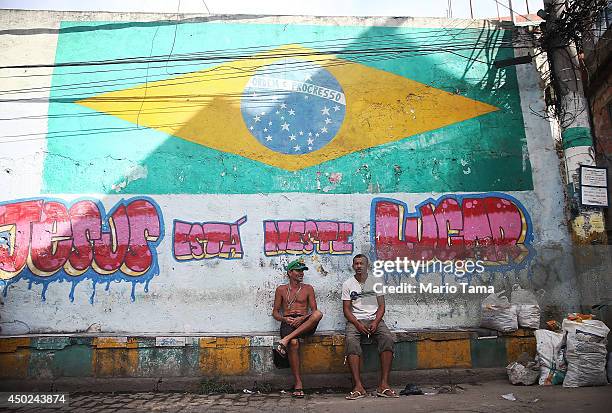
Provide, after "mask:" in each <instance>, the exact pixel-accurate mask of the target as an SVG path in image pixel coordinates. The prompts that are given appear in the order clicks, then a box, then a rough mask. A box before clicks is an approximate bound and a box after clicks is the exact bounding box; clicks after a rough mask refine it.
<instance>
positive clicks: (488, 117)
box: [43, 22, 532, 194]
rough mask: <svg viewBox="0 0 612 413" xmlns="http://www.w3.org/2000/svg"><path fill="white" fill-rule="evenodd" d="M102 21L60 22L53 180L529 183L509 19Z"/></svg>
mask: <svg viewBox="0 0 612 413" xmlns="http://www.w3.org/2000/svg"><path fill="white" fill-rule="evenodd" d="M77 25H78V28H79V30H70V28H71V27H76V26H77ZM115 25H118V24H115ZM107 26H109V24H108V23H103V22H100V23H97V22H96V23H83V22H79V23H74V24H73V23H63V25H62V29H63V30H62V31H61V33H60V35H59V37H58V41H57V53H56V64H57V67H56V68H55V69H54V75H53V79H52V91H51V102H52V103H51V104H50V107H49V129H48V130H49V132H48V153H49V155H48V156H47V158H46V160H45V168H44V179H43V188H44V191H45V192H47V193H117V192H121V193H128V194H129V193H134V194H201V193H230V194H232V193H238V194H248V193H275V192H276V193H278V192H313V193H316V192H325V193H372V192H413V193H416V192H439V193H443V192H449V191H462V192H467V191H473V192H482V191H517V190H529V189H532V181H531V169H530V164H529V159H528V154H527V151H526V144H525V132H524V126H523V119H522V115H521V108H520V98H519V93H518V85H517V80H516V74H515V71H514V68H512V67H510V68H503V69H497V68H495V66H493V61H495V60H500V59H504V58H508V57H512V56H513V51H512V49H511V48H506V47H504V45H506V44H507V43H508V42H509V41H510V34H509V33H507V32H505V31H503V30H499V29H490V30H489V29H482V28H479V29H475V28H468V29H466V28H463V29H461V30H459V29H456V30H453V29H430V28H403V27H357V26H352V27H342V26H326V25H320V26H314V25H297V24H295V25H262V24H236V23H229V22H226V23H224V24H221V23H181V24H160V23H159V22H158V23H142V24H138V25H128V24H125V25H123V26H122V27H113V29H112V30H101V28H104V27H107ZM87 27H91V28H92V30H86V28H87ZM69 62H83V65H82V66H81V67H75V66H73V65H64V64H65V63H69ZM87 62H91V64H88V63H87ZM125 154H130V155H129V157H126V155H125ZM67 159H70V160H71V161H67Z"/></svg>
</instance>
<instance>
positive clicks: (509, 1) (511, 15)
mask: <svg viewBox="0 0 612 413" xmlns="http://www.w3.org/2000/svg"><path fill="white" fill-rule="evenodd" d="M508 8H509V9H510V20H512V24H514V23H515V21H514V9H513V8H512V0H508Z"/></svg>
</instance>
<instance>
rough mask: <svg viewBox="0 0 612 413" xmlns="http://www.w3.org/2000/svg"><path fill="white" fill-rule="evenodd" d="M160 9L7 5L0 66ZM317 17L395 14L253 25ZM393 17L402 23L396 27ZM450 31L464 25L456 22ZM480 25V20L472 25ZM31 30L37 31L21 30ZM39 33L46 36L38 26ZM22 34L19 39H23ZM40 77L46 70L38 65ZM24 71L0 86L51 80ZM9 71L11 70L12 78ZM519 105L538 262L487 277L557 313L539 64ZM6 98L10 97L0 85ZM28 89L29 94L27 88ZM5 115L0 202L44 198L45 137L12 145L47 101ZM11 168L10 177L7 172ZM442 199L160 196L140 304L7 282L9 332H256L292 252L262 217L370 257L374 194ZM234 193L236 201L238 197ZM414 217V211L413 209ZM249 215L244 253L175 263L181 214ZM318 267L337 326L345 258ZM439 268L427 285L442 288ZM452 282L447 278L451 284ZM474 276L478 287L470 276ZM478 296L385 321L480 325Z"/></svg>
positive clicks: (397, 299)
mask: <svg viewBox="0 0 612 413" xmlns="http://www.w3.org/2000/svg"><path fill="white" fill-rule="evenodd" d="M162 17H164V18H167V17H168V16H162V15H146V14H142V15H140V14H139V15H134V14H118V15H114V14H113V15H111V14H108V13H79V14H77V13H65V14H62V13H46V12H14V11H9V12H6V11H3V12H2V14H0V27H2V29H0V30H5V31H7V30H8V31H10V30H16V32H15V34H6V33H5V34H3V35H2V36H0V53H1V55H0V61H2V64H3V65H10V64H24V63H28V62H30V63H31V62H48V63H52V62H53V60H54V47H55V43H56V40H57V36H56V30H55V29H57V27H58V23H59V21H60V20H72V21H79V20H83V21H89V20H98V21H100V20H121V21H132V20H136V19H138V20H153V19H159V18H162ZM262 20H263V21H269V22H279V23H294V22H302V23H303V22H310V23H312V22H315V23H316V24H332V25H334V24H355V25H379V24H380V25H385V24H393V21H390V20H388V19H381V18H376V19H361V18H359V19H349V18H329V19H324V18H322V19H316V20H313V19H312V18H306V17H295V18H281V17H264V18H262V19H258V22H262ZM396 24H397V22H396ZM402 24H406V25H414V26H418V27H445V25H448V24H449V23H448V21H445V20H426V19H404V22H403V23H402ZM452 24H453V25H455V27H456V26H457V25H459V24H468V23H465V22H463V23H461V22H460V21H453V22H452ZM470 24H477V23H470ZM26 29H33V30H35V31H36V33H38V34H31V33H32V32H30V34H28V35H24V34H23V33H24V32H23V30H26ZM39 32H40V33H39ZM20 33H21V34H20ZM37 73H44V71H43V72H37ZM15 74H19V71H17V70H15V71H10V72H7V71H2V73H1V74H0V76H1V78H0V90H4V91H5V90H9V89H13V88H23V87H40V86H49V81H50V77H48V76H42V77H25V78H17V79H16V78H14V77H13V76H14V75H15ZM7 76H11V77H7ZM517 76H518V80H519V84H520V91H521V107H522V111H523V117H524V120H525V130H526V135H527V142H526V148H527V150H528V156H529V161H530V162H531V167H532V170H533V181H534V186H535V190H534V191H523V192H510V193H509V194H510V195H512V196H514V197H515V198H517V199H518V200H519V201H520V202H521V203H522V204H523V205H524V206H525V208H526V209H527V211H528V212H529V214H530V216H531V221H532V223H533V231H534V235H535V245H536V247H537V252H538V255H537V256H536V257H535V258H534V259H533V260H532V261H531V265H530V266H529V267H528V268H526V269H523V270H520V271H516V272H506V273H502V272H496V273H488V275H487V277H486V278H488V277H492V278H491V282H492V283H493V285H495V287H496V289H497V290H498V291H499V290H502V289H509V288H511V285H512V284H513V283H514V282H516V281H519V282H521V284H523V286H529V287H532V288H544V289H546V290H547V293H546V295H545V303H546V305H548V306H551V308H571V307H573V306H574V305H575V304H576V303H577V302H578V297H577V290H576V283H575V278H574V270H573V264H572V259H571V254H570V253H569V250H570V239H569V236H568V231H567V227H566V224H565V219H564V212H563V208H564V199H563V190H562V185H561V179H560V173H559V160H558V158H557V156H556V153H555V150H554V146H553V139H552V135H551V129H550V126H549V125H548V123H547V122H546V121H544V120H543V119H542V118H540V117H538V116H535V115H534V114H533V113H532V111H531V110H530V108H543V96H542V91H541V89H540V87H539V83H538V77H537V73H536V71H535V69H534V67H533V66H531V65H523V66H518V67H517ZM2 94H3V96H4V97H6V96H10V95H9V94H6V92H2ZM21 96H22V95H21ZM0 113H2V118H7V117H16V116H25V115H33V116H37V117H36V118H34V119H30V120H27V121H20V122H19V123H17V122H15V121H11V120H2V121H0V134H1V135H3V136H5V137H3V138H0V187H1V188H2V193H1V194H0V201H10V200H13V199H19V198H25V197H36V196H40V189H41V188H40V185H41V184H40V180H41V171H42V162H43V159H44V151H45V140H44V139H43V138H44V136H35V137H33V138H36V139H32V140H31V141H20V142H10V140H11V139H10V138H9V137H6V136H7V135H12V134H23V133H28V131H32V132H41V131H46V119H45V117H44V116H42V117H40V115H45V114H46V102H28V103H1V102H0ZM7 170H10V172H7ZM441 195H443V194H434V193H420V194H405V193H391V194H376V195H369V194H355V195H325V194H299V193H288V194H270V195H267V194H258V195H161V196H157V195H155V196H152V198H153V199H154V200H155V201H156V202H157V203H158V205H159V206H160V209H161V211H162V214H163V217H164V222H165V234H166V235H165V238H164V240H163V241H162V242H161V244H160V245H159V246H158V247H157V252H158V259H159V265H160V268H161V271H160V274H159V275H158V276H156V277H154V278H153V279H152V280H151V282H150V285H149V291H148V293H146V292H144V291H143V286H142V285H138V286H137V287H136V297H135V298H136V299H135V301H134V302H132V301H131V299H130V293H131V288H132V285H131V284H129V283H125V282H122V283H112V284H111V285H110V287H109V289H108V291H105V290H104V285H98V286H97V292H96V296H95V299H94V301H93V304H90V302H89V299H90V296H91V294H92V291H93V288H92V285H91V282H90V281H84V282H82V283H80V284H79V285H78V286H77V287H76V289H75V294H74V296H75V298H74V301H73V302H71V301H70V299H69V292H70V285H69V284H67V283H53V284H51V285H50V286H49V288H48V290H47V292H46V301H42V300H41V294H42V286H40V285H36V284H33V285H32V286H31V289H29V288H28V283H27V282H26V281H20V282H18V283H16V284H14V285H12V286H11V287H10V288H9V291H8V294H7V295H6V297H1V298H0V302H1V303H2V304H1V306H0V317H1V318H0V327H1V328H2V331H1V332H0V334H2V335H10V334H24V333H35V332H36V333H38V332H78V331H84V330H86V329H87V328H88V327H89V326H90V325H92V324H94V323H98V324H100V325H101V327H102V331H103V332H126V333H131V334H133V333H158V332H163V333H174V332H176V333H196V332H200V333H252V332H267V331H275V330H276V329H277V328H278V323H277V322H275V321H274V320H273V319H272V317H271V315H270V314H271V307H272V300H273V296H274V288H275V287H276V285H278V284H280V283H282V282H284V280H285V279H286V278H285V275H284V270H283V269H282V268H283V264H284V263H285V262H286V261H287V260H288V259H291V257H286V256H284V257H265V256H264V254H263V224H262V222H263V220H265V219H285V218H286V219H302V218H313V219H321V220H324V219H333V220H343V221H351V222H353V223H354V237H353V240H354V246H355V252H366V253H367V252H368V251H369V250H370V245H369V228H370V204H371V200H372V199H373V198H374V197H376V196H385V197H389V198H395V199H398V200H400V201H403V202H406V203H408V205H410V207H412V208H413V207H414V205H416V204H418V203H420V202H422V201H423V200H425V199H427V198H430V197H431V198H438V197H439V196H441ZM53 196H54V197H57V198H61V199H64V200H65V201H71V200H73V199H76V198H79V197H93V198H97V199H100V200H101V201H102V203H103V204H104V206H105V207H106V210H107V211H108V210H109V209H110V208H112V206H113V205H115V203H116V202H117V201H119V200H120V199H121V198H122V197H121V196H119V195H105V194H79V195H78V196H75V195H63V194H54V195H53ZM237 199H239V202H236V200H237ZM407 212H412V211H407ZM244 215H247V216H248V221H247V222H246V223H245V224H244V225H242V226H241V235H242V241H243V248H244V251H245V255H244V258H243V259H242V260H231V261H229V260H215V259H213V260H204V261H190V262H177V261H176V260H175V259H174V258H173V256H172V225H173V220H174V219H181V220H185V221H193V222H203V221H208V220H211V221H227V222H233V221H235V220H236V219H238V218H240V217H242V216H244ZM306 262H307V264H309V265H310V266H311V268H316V267H318V266H319V265H320V266H321V267H322V268H323V269H324V270H325V271H317V270H316V269H315V270H311V271H309V272H307V275H306V282H309V283H311V284H312V285H313V286H314V288H315V292H316V294H317V299H318V302H319V307H320V309H321V310H322V311H323V313H324V315H325V317H324V319H323V321H322V323H321V325H320V328H319V329H320V330H339V329H342V328H343V325H344V319H343V316H342V312H341V301H340V286H341V284H342V282H343V281H344V280H345V279H346V278H347V277H349V276H351V271H350V264H351V258H350V256H333V257H330V256H324V255H320V256H319V255H313V256H310V257H307V258H306ZM439 280H440V276H439V275H431V276H429V277H425V278H424V279H423V281H432V282H436V283H438V282H439ZM449 280H450V278H448V277H447V281H449ZM475 283H478V282H477V281H475ZM481 299H482V295H471V296H469V295H457V296H453V297H449V296H418V297H413V296H408V295H402V296H394V297H388V299H387V308H388V310H387V315H386V321H387V323H388V324H389V325H391V326H393V327H394V328H398V329H420V328H443V327H458V326H477V325H478V323H479V317H480V313H479V307H480V301H481Z"/></svg>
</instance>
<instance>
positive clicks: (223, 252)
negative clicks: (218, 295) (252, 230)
mask: <svg viewBox="0 0 612 413" xmlns="http://www.w3.org/2000/svg"><path fill="white" fill-rule="evenodd" d="M246 220H247V217H246V216H244V217H242V218H240V219H239V220H238V221H236V222H234V223H233V224H231V223H225V222H204V223H201V224H200V223H197V222H196V223H190V222H184V221H179V220H175V221H174V237H173V239H174V258H175V259H177V260H179V261H188V260H201V259H209V258H227V259H240V258H242V255H243V251H242V242H241V240H240V225H242V224H244V223H245V222H246Z"/></svg>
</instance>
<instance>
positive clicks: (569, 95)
mask: <svg viewBox="0 0 612 413" xmlns="http://www.w3.org/2000/svg"><path fill="white" fill-rule="evenodd" d="M544 3H545V4H551V6H552V7H551V12H550V18H549V19H548V20H547V22H546V24H547V27H549V28H547V30H551V28H553V27H554V25H555V21H556V20H558V19H559V18H560V17H561V15H562V13H563V11H564V9H565V7H566V3H565V1H564V0H545V2H544ZM557 43H558V44H554V45H552V49H551V50H547V53H548V54H549V61H550V62H551V66H552V71H553V75H554V81H553V85H554V86H555V95H556V96H557V99H558V102H557V105H558V106H559V112H560V116H559V123H560V127H561V143H562V145H563V154H564V164H565V173H566V179H567V181H566V185H567V186H566V188H567V193H568V196H569V202H570V207H569V209H570V211H572V212H571V214H572V216H571V230H572V238H573V239H574V243H576V244H578V245H588V244H591V243H598V242H601V243H603V244H605V243H606V242H605V238H606V233H605V229H604V226H603V224H602V225H601V226H597V225H593V223H594V222H601V223H603V222H604V218H603V212H602V210H601V209H595V208H584V207H582V206H581V205H580V202H579V201H580V197H579V194H580V173H579V170H580V166H581V165H587V166H588V165H595V159H594V156H593V153H594V149H593V138H592V134H591V125H590V122H589V115H588V113H589V111H588V105H589V104H588V102H587V100H586V98H585V96H584V90H583V88H582V81H581V78H580V77H581V73H580V69H579V68H580V64H579V62H578V53H577V50H576V45H575V44H573V43H571V42H570V44H562V43H561V40H559V41H558V42H557Z"/></svg>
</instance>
